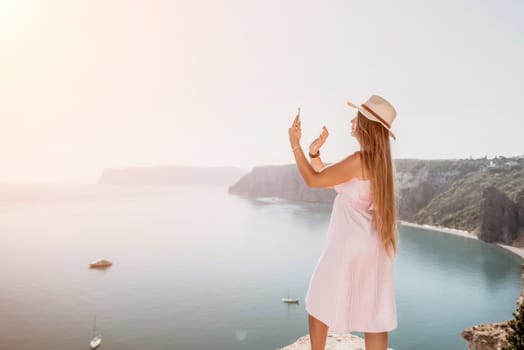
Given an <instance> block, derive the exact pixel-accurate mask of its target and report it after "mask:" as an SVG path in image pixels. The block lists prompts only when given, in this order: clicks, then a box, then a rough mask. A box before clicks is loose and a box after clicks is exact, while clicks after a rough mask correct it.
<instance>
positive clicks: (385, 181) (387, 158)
mask: <svg viewBox="0 0 524 350" xmlns="http://www.w3.org/2000/svg"><path fill="white" fill-rule="evenodd" d="M356 128H357V134H358V138H359V141H360V157H361V158H360V159H361V165H362V167H363V168H365V169H366V170H367V171H368V173H369V176H370V178H371V179H370V182H371V193H372V196H373V206H374V210H373V212H372V213H373V214H372V225H373V227H374V228H375V229H376V230H377V232H378V233H379V235H380V240H381V242H382V247H383V248H384V250H385V251H386V252H387V253H388V255H389V253H390V249H393V253H394V256H396V255H397V252H398V247H397V245H398V232H397V205H396V196H395V192H396V187H395V166H394V164H393V160H392V158H391V147H390V143H389V132H388V130H387V129H386V128H385V127H383V126H382V125H381V124H379V123H377V122H374V121H371V120H369V119H367V118H366V117H364V116H363V115H362V114H361V113H360V111H359V112H358V114H357V127H356Z"/></svg>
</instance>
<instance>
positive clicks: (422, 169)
mask: <svg viewBox="0 0 524 350" xmlns="http://www.w3.org/2000/svg"><path fill="white" fill-rule="evenodd" d="M394 164H395V169H396V178H395V179H396V193H397V202H398V216H399V219H400V220H404V221H409V222H413V223H417V224H421V225H423V224H428V225H433V226H443V227H449V228H454V229H459V230H466V231H470V232H473V233H474V234H475V235H477V236H478V237H479V238H481V239H485V238H486V237H489V238H486V239H490V240H491V241H493V242H501V243H504V244H508V245H515V246H524V157H512V158H506V157H496V158H494V159H487V158H480V159H442V160H441V159H438V160H421V159H395V160H394ZM327 165H330V164H329V163H326V166H327ZM488 188H494V189H496V190H498V191H499V192H500V193H502V194H503V195H504V196H505V197H507V201H505V200H502V199H501V198H502V197H501V196H498V195H497V194H496V193H497V192H494V191H493V190H487V189H488ZM485 190H486V191H485ZM228 192H229V193H231V194H236V195H241V196H246V197H252V198H256V197H279V198H285V199H289V200H296V201H307V202H327V203H330V202H332V201H333V199H334V197H335V195H336V193H335V191H334V190H333V189H321V188H309V187H307V186H306V184H305V183H304V181H303V179H302V176H301V175H300V173H299V172H298V169H297V166H296V165H295V164H290V165H281V166H258V167H254V168H253V169H252V171H251V172H249V173H248V174H246V175H244V176H243V177H241V178H240V179H239V180H238V181H237V182H235V183H234V184H233V185H232V186H230V187H229V189H228ZM494 197H497V198H494ZM510 202H511V203H514V206H513V207H512V208H513V209H511V210H510V211H511V213H515V212H516V214H511V215H506V213H507V212H508V211H507V210H508V209H507V208H509V207H511V205H510V204H509V203H510ZM483 203H485V204H483ZM483 206H484V207H483ZM501 206H502V207H501ZM504 206H505V207H504ZM482 208H484V209H482ZM495 208H498V209H495ZM515 215H516V216H515ZM515 217H516V218H517V220H518V221H517V222H516V224H515ZM490 222H491V223H490ZM493 224H496V225H497V226H496V227H505V228H506V229H505V230H503V231H496V230H494V229H493V227H495V226H493Z"/></svg>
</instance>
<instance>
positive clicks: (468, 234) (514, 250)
mask: <svg viewBox="0 0 524 350" xmlns="http://www.w3.org/2000/svg"><path fill="white" fill-rule="evenodd" d="M400 225H403V226H411V227H416V228H420V229H425V230H430V231H439V232H444V233H449V234H452V235H457V236H462V237H466V238H471V239H478V237H477V236H475V235H474V234H473V233H471V232H469V231H466V230H459V229H454V228H449V227H442V226H433V225H428V224H424V225H420V224H415V223H413V222H408V221H404V220H400ZM495 244H496V245H497V246H499V247H501V248H503V249H506V250H507V251H509V252H511V253H513V254H515V255H517V256H519V257H520V258H521V259H522V260H523V261H524V248H518V247H513V246H509V245H506V244H502V243H495Z"/></svg>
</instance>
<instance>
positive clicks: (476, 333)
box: [461, 264, 524, 350]
mask: <svg viewBox="0 0 524 350" xmlns="http://www.w3.org/2000/svg"><path fill="white" fill-rule="evenodd" d="M520 279H521V282H522V291H521V292H520V296H519V297H518V299H517V302H516V304H517V309H518V307H519V306H520V305H521V304H522V303H523V302H524V264H522V275H521V277H520ZM508 328H509V326H508V323H507V321H506V322H496V323H483V324H479V325H476V326H473V327H469V328H466V329H464V330H463V331H462V333H461V335H462V337H463V338H464V339H465V340H466V343H467V344H468V349H469V350H500V349H503V348H504V347H506V346H508V342H507V341H506V335H507V332H508Z"/></svg>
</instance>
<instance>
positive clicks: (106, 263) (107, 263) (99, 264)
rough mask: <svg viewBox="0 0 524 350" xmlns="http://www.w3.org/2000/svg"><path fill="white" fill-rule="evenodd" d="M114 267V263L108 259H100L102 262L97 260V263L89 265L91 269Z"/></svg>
mask: <svg viewBox="0 0 524 350" xmlns="http://www.w3.org/2000/svg"><path fill="white" fill-rule="evenodd" d="M111 265H113V263H112V262H111V261H109V260H107V259H104V258H102V259H100V260H97V261H93V262H92V263H90V264H89V267H90V268H106V267H109V266H111Z"/></svg>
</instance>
